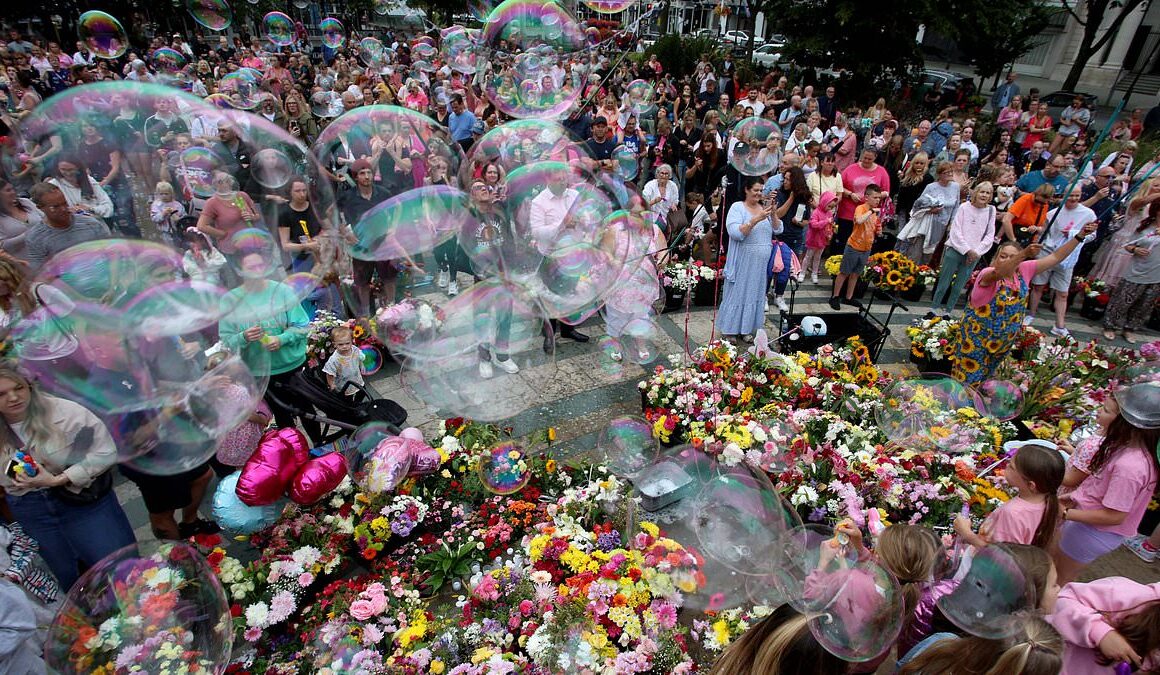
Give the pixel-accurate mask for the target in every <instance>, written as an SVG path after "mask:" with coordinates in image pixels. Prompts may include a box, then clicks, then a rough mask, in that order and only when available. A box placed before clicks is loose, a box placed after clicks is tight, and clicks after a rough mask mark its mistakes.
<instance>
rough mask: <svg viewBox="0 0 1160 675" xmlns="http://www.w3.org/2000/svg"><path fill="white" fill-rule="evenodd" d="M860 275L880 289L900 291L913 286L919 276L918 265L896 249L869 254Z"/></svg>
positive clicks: (907, 289)
mask: <svg viewBox="0 0 1160 675" xmlns="http://www.w3.org/2000/svg"><path fill="white" fill-rule="evenodd" d="M862 276H863V278H865V279H866V281H867V282H869V283H872V284H874V285H875V286H877V287H878V288H881V289H882V290H885V291H890V292H892V293H901V292H903V291H909V290H910V289H911V288H913V287H914V284H915V283H916V282H917V281H918V278H919V267H918V264H917V263H915V262H914V261H913V260H911V259H910V258H907V257H906V256H904V255H902V254H901V253H899V252H898V251H883V252H882V253H875V254H874V255H872V256H870V259H869V260H868V261H867V262H866V270H865V272H863V273H862Z"/></svg>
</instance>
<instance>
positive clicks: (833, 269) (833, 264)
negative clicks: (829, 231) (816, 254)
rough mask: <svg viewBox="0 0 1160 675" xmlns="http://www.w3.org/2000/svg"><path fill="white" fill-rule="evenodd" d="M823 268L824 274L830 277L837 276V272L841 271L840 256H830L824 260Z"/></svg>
mask: <svg viewBox="0 0 1160 675" xmlns="http://www.w3.org/2000/svg"><path fill="white" fill-rule="evenodd" d="M825 267H826V274H828V275H830V276H832V277H836V276H838V272H839V271H840V270H841V269H842V256H840V255H832V256H830V257H829V258H826V262H825Z"/></svg>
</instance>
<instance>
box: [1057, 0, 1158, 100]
mask: <svg viewBox="0 0 1160 675" xmlns="http://www.w3.org/2000/svg"><path fill="white" fill-rule="evenodd" d="M1061 2H1062V4H1063V8H1064V9H1065V10H1067V13H1068V14H1070V15H1071V17H1072V18H1073V19H1075V21H1076V23H1078V24H1079V25H1080V26H1081V27H1082V28H1083V34H1082V35H1081V37H1080V43H1079V48H1078V49H1077V50H1076V53H1075V61H1074V62H1073V63H1072V65H1071V70H1070V71H1068V73H1067V79H1066V80H1064V82H1063V88H1064V89H1065V90H1071V91H1074V90H1075V88H1076V85H1078V84H1079V78H1080V76H1082V75H1083V71H1084V68H1086V67H1087V62H1088V61H1089V60H1090V59H1091V57H1093V56H1095V55H1096V53H1098V52H1099V51H1100V50H1101V49H1103V48H1104V47H1105V46H1107V44H1108V42H1109V41H1111V40H1113V39H1114V38H1115V37H1116V35H1118V34H1119V32H1120V28H1121V27H1122V26H1123V25H1124V20H1125V19H1127V18H1128V16H1129V15H1131V14H1132V12H1135V11H1136V10H1137V9H1139V7H1140V6H1141V5H1143V4H1145V3H1146V2H1147V0H1061ZM1105 22H1106V23H1107V25H1106V27H1105V25H1104V24H1105Z"/></svg>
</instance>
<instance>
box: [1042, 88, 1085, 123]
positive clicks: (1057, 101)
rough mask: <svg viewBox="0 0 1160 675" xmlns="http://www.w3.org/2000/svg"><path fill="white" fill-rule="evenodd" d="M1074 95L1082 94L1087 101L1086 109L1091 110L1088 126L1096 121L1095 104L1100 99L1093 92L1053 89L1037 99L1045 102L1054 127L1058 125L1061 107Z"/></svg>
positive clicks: (1068, 102) (1064, 106) (1069, 103)
mask: <svg viewBox="0 0 1160 675" xmlns="http://www.w3.org/2000/svg"><path fill="white" fill-rule="evenodd" d="M1076 96H1082V97H1083V99H1084V101H1086V102H1087V107H1088V110H1091V111H1092V115H1091V122H1089V123H1088V126H1091V124H1092V123H1094V122H1095V121H1096V106H1097V105H1099V102H1100V99H1099V98H1098V97H1096V96H1095V95H1093V94H1085V93H1082V92H1079V93H1076V92H1073V91H1053V92H1051V93H1050V94H1048V95H1046V96H1040V97H1039V100H1040V101H1041V102H1043V103H1046V104H1047V114H1048V115H1051V120H1052V122H1053V123H1054V124H1055V126H1056V128H1058V127H1059V114H1060V113H1062V112H1063V109H1064V108H1066V107H1067V106H1069V105H1071V102H1072V101H1074V100H1075V97H1076Z"/></svg>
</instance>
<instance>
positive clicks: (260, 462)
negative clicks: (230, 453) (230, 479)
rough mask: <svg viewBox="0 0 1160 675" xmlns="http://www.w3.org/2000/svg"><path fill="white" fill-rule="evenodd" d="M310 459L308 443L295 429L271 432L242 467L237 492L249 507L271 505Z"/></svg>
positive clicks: (267, 433)
mask: <svg viewBox="0 0 1160 675" xmlns="http://www.w3.org/2000/svg"><path fill="white" fill-rule="evenodd" d="M308 459H310V443H309V442H308V441H307V440H306V437H305V436H303V435H302V432H301V431H298V430H297V429H271V430H270V431H267V432H266V433H265V435H263V436H262V439H261V440H260V441H258V447H257V449H255V450H254V452H253V454H252V455H250V459H248V460H247V461H246V465H245V466H244V467H242V475H241V477H240V478H238V488H237V490H236V492H237V495H238V499H240V500H242V503H243V504H248V505H249V506H265V505H266V504H273V503H274V502H275V501H277V499H278V498H279V497H281V496H282V493H283V492H285V491H286V487H287V486H288V485H290V481H291V480H293V479H294V475H295V474H297V473H298V469H299V468H301V466H302V465H303V464H305V463H306V461H307V460H308Z"/></svg>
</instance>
